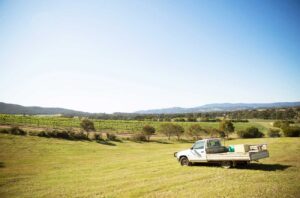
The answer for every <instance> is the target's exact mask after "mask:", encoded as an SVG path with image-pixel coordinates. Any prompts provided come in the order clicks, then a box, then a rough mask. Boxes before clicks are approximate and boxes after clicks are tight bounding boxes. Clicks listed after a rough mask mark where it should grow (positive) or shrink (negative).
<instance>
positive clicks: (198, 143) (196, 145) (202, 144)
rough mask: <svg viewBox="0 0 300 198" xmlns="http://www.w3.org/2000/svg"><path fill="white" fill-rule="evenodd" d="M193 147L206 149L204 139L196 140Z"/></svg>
mask: <svg viewBox="0 0 300 198" xmlns="http://www.w3.org/2000/svg"><path fill="white" fill-rule="evenodd" d="M193 149H204V141H199V142H196V143H195V144H194V146H193Z"/></svg>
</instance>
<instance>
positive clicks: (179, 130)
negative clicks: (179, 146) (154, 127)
mask: <svg viewBox="0 0 300 198" xmlns="http://www.w3.org/2000/svg"><path fill="white" fill-rule="evenodd" d="M159 132H160V133H162V134H164V135H166V136H167V137H168V140H170V137H171V136H172V135H176V136H177V139H178V140H179V139H180V136H181V135H182V134H183V133H184V128H183V127H182V126H180V125H178V124H172V123H164V124H161V125H160V128H159Z"/></svg>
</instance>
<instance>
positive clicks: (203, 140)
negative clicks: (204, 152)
mask: <svg viewBox="0 0 300 198" xmlns="http://www.w3.org/2000/svg"><path fill="white" fill-rule="evenodd" d="M207 140H221V138H205V139H202V140H197V141H196V142H198V141H207Z"/></svg>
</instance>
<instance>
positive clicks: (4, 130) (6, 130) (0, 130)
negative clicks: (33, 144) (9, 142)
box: [0, 129, 9, 134]
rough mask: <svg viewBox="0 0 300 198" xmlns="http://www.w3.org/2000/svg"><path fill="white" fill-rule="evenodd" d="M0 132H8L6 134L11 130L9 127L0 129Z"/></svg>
mask: <svg viewBox="0 0 300 198" xmlns="http://www.w3.org/2000/svg"><path fill="white" fill-rule="evenodd" d="M0 133H6V134H8V133H9V130H8V129H0Z"/></svg>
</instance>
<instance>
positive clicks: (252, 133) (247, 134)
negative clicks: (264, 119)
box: [237, 127, 264, 138]
mask: <svg viewBox="0 0 300 198" xmlns="http://www.w3.org/2000/svg"><path fill="white" fill-rule="evenodd" d="M237 134H238V136H239V137H240V138H261V137H263V136H264V134H263V133H262V132H260V131H259V130H258V128H256V127H249V128H247V129H245V130H242V131H238V132H237Z"/></svg>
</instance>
